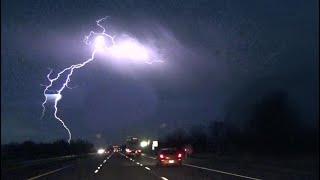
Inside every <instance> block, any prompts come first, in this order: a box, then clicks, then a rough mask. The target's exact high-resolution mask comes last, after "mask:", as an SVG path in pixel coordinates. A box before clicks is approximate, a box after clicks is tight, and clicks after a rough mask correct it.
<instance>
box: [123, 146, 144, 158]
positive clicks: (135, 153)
mask: <svg viewBox="0 0 320 180" xmlns="http://www.w3.org/2000/svg"><path fill="white" fill-rule="evenodd" d="M126 155H127V156H130V157H139V156H141V149H129V148H126Z"/></svg>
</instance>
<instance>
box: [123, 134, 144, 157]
mask: <svg viewBox="0 0 320 180" xmlns="http://www.w3.org/2000/svg"><path fill="white" fill-rule="evenodd" d="M125 146H126V148H125V154H126V155H127V156H130V157H140V156H141V153H142V150H141V149H140V146H139V140H138V138H134V137H130V138H128V139H127V140H126V145H125Z"/></svg>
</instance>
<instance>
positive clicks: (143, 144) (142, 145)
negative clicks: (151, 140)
mask: <svg viewBox="0 0 320 180" xmlns="http://www.w3.org/2000/svg"><path fill="white" fill-rule="evenodd" d="M140 146H141V147H143V148H144V147H147V146H148V142H147V141H141V142H140Z"/></svg>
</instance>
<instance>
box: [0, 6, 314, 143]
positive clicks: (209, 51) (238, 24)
mask: <svg viewBox="0 0 320 180" xmlns="http://www.w3.org/2000/svg"><path fill="white" fill-rule="evenodd" d="M1 6H2V14H1V15H2V16H1V17H2V18H1V25H2V26H1V36H2V38H1V39H2V42H1V43H2V46H1V58H2V60H1V80H2V83H1V97H2V98H1V142H2V143H8V142H12V141H15V142H20V141H24V140H33V141H37V142H38V141H51V140H55V139H60V138H63V139H67V134H66V132H65V130H64V129H63V128H62V126H61V125H60V123H59V122H58V121H56V120H55V119H54V118H53V117H52V116H51V115H50V112H52V109H51V110H50V109H49V110H48V113H47V114H46V116H45V118H44V119H42V120H41V119H40V116H41V110H42V109H41V103H42V101H43V99H44V97H43V94H42V91H43V86H41V85H40V84H47V83H48V82H47V81H46V77H45V76H46V74H47V73H48V72H49V70H48V68H52V69H53V70H54V73H57V72H59V71H61V70H62V69H63V68H65V67H68V66H70V65H72V64H75V63H80V62H83V61H84V60H86V59H87V58H89V57H90V49H89V47H88V46H86V45H85V44H84V43H83V38H84V36H85V35H87V34H88V33H89V32H90V31H91V30H95V31H97V30H99V29H98V28H97V26H96V25H95V21H96V20H97V19H99V18H102V17H104V16H110V18H109V19H108V21H107V22H106V25H107V28H108V30H109V31H110V33H112V34H116V35H122V34H129V35H130V36H132V37H135V38H136V39H138V40H139V41H140V42H142V43H145V44H147V45H149V46H152V47H153V48H154V49H155V50H157V52H158V53H159V54H160V55H161V57H162V58H163V60H164V61H165V62H164V63H159V64H152V65H148V64H135V63H130V62H112V61H108V59H106V58H105V57H101V56H97V59H96V60H95V61H93V62H92V63H90V64H88V66H86V67H84V68H82V69H78V70H76V71H75V73H74V75H73V76H72V79H71V82H70V86H71V87H73V89H66V90H65V91H63V99H62V100H61V101H60V104H59V108H60V110H59V115H60V116H61V117H62V118H63V119H64V120H65V122H66V124H67V125H68V127H69V128H70V129H71V132H72V134H73V138H75V139H77V138H82V139H88V140H90V141H93V142H95V143H112V142H120V141H121V140H123V138H125V137H126V136H128V135H134V136H139V137H157V136H158V135H161V134H164V133H167V132H169V131H171V130H173V129H175V128H178V127H181V128H188V127H190V126H192V125H194V124H202V125H206V124H207V123H209V122H210V121H216V120H223V119H224V117H225V114H226V112H227V111H230V110H229V109H227V108H226V107H228V106H227V104H230V103H232V102H233V101H235V100H237V101H238V100H239V99H240V101H242V102H246V101H249V100H250V98H253V96H255V97H259V96H262V95H264V94H267V93H268V92H270V91H272V90H273V89H277V88H280V89H284V90H285V91H287V92H288V94H289V96H290V99H291V100H292V101H293V102H295V103H294V104H295V106H296V107H297V111H298V112H299V114H300V116H301V117H302V118H301V119H302V120H301V121H302V124H303V126H305V127H306V128H314V127H316V126H317V125H318V117H319V116H318V103H319V102H318V98H319V97H318V92H319V88H318V85H319V84H318V72H319V71H318V65H319V61H318V60H319V56H318V46H319V42H318V3H317V1H316V0H308V1H305V0H291V1H279V0H265V1H256V0H247V1H230V0H228V1H227V0H221V1H217V0H195V1H188V0H159V1H150V0H142V1H133V0H124V1H120V0H105V1H102V0H90V1H89V0H88V1H84V0H69V1H66V0H45V1H42V0H5V1H1ZM239 121H241V120H239ZM239 123H241V122H239Z"/></svg>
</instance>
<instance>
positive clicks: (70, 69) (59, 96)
mask: <svg viewBox="0 0 320 180" xmlns="http://www.w3.org/2000/svg"><path fill="white" fill-rule="evenodd" d="M107 18H108V16H106V17H104V18H101V19H99V20H97V21H96V25H97V26H98V27H100V28H101V29H102V32H100V33H97V32H94V31H90V33H89V34H88V35H87V36H85V37H84V43H85V44H86V45H90V44H92V42H91V41H90V39H91V37H92V36H99V37H103V39H102V40H104V38H107V39H109V40H110V41H111V46H110V47H105V46H103V47H95V48H94V50H93V52H92V54H91V57H90V58H89V59H87V60H86V61H84V62H83V63H79V64H74V65H71V66H69V67H67V68H65V69H63V70H62V71H60V72H59V73H58V74H57V75H56V76H55V77H53V78H52V77H51V76H52V73H53V70H52V69H49V70H50V71H49V73H48V74H47V76H46V78H47V80H48V81H49V84H48V85H42V84H41V85H42V86H44V87H45V88H44V90H43V96H44V101H43V102H42V104H41V105H42V114H41V119H43V118H44V115H45V112H46V104H47V102H48V98H49V96H50V97H53V98H54V114H53V115H54V117H55V119H56V120H58V121H59V122H60V123H61V124H62V126H63V127H64V129H65V130H66V131H67V133H68V142H69V143H70V141H71V138H72V135H71V131H70V129H69V128H68V127H67V126H66V124H65V123H64V121H63V120H62V119H61V118H60V117H59V116H58V115H57V113H58V102H59V101H60V100H61V99H62V94H61V93H62V92H63V90H64V89H65V88H70V87H69V86H68V83H69V82H70V81H71V79H70V78H71V76H72V74H73V72H74V70H76V69H79V68H82V67H84V66H85V65H86V64H88V63H90V62H91V61H93V60H94V59H95V54H96V53H97V52H98V51H101V50H106V49H108V48H112V47H114V46H115V45H116V43H115V41H114V38H115V36H111V35H109V34H107V33H106V29H105V27H104V26H102V25H101V24H100V23H101V22H102V21H104V20H106V19H107ZM154 62H162V61H161V60H155V61H146V62H145V63H147V64H152V63H154ZM65 73H67V75H66V78H65V80H64V81H63V84H62V86H61V87H60V88H59V89H58V90H55V91H54V92H56V93H55V94H48V92H52V91H53V90H51V88H52V86H53V85H54V83H55V82H56V81H58V80H60V79H61V77H62V75H63V74H65ZM70 89H71V88H70ZM52 95H53V96H52Z"/></svg>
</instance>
